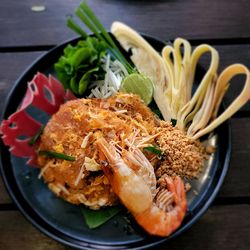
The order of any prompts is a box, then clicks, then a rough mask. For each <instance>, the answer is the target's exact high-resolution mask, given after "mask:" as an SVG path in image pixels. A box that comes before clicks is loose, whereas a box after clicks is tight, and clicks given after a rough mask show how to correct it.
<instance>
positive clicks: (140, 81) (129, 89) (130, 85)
mask: <svg viewBox="0 0 250 250" xmlns="http://www.w3.org/2000/svg"><path fill="white" fill-rule="evenodd" d="M120 90H121V91H122V92H126V93H133V94H137V95H139V96H140V97H141V99H142V100H143V101H144V102H145V104H146V105H148V104H149V103H150V102H151V101H152V98H153V92H154V86H153V83H152V82H151V80H150V79H149V78H148V77H146V76H144V75H141V74H138V73H133V74H131V75H128V76H126V77H125V78H124V79H123V81H122V85H121V89H120Z"/></svg>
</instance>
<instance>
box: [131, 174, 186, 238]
mask: <svg viewBox="0 0 250 250" xmlns="http://www.w3.org/2000/svg"><path fill="white" fill-rule="evenodd" d="M165 181H166V185H167V190H163V191H162V192H161V195H158V194H157V196H156V198H155V199H156V201H155V202H154V204H153V205H152V206H151V207H150V208H149V209H147V210H145V211H144V212H143V213H140V214H135V215H134V216H135V219H136V221H137V223H138V224H139V225H141V226H142V227H143V228H144V230H145V231H147V232H148V233H150V234H152V235H157V236H169V235H170V234H171V233H173V232H174V231H175V230H176V229H177V228H178V227H179V226H180V225H181V223H182V221H183V219H184V217H185V214H186V210H187V201H186V195H185V189H184V183H183V181H182V180H181V178H180V177H178V176H176V177H174V179H172V178H170V177H166V178H165ZM170 193H171V200H170V199H169V197H170ZM164 202H165V206H164ZM170 203H171V206H169V204H170Z"/></svg>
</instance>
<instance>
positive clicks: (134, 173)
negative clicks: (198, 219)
mask: <svg viewBox="0 0 250 250" xmlns="http://www.w3.org/2000/svg"><path fill="white" fill-rule="evenodd" d="M96 145H97V147H98V148H99V150H100V152H101V154H103V155H104V156H105V158H106V159H107V162H106V161H103V164H102V169H103V171H104V173H105V175H106V176H107V177H108V179H109V181H110V183H111V186H112V188H113V191H114V192H115V193H116V195H117V196H118V197H119V198H120V200H121V202H122V203H123V204H124V205H125V206H126V208H127V209H128V210H129V211H130V212H131V213H132V215H133V216H134V217H135V219H136V221H137V223H138V224H139V225H141V226H142V227H143V228H144V230H145V231H147V232H148V233H150V234H152V235H157V236H168V235H170V234H171V233H172V232H173V231H175V230H176V229H177V228H178V227H179V226H180V224H181V222H182V220H183V218H184V216H185V213H186V209H187V202H186V196H185V189H184V184H183V182H182V180H181V178H180V177H174V178H173V179H172V178H170V177H166V178H165V181H166V186H167V189H162V190H160V191H159V192H158V194H157V195H156V197H155V198H154V199H153V193H152V191H151V188H150V185H148V184H147V183H146V182H145V181H146V179H145V178H143V177H142V176H140V171H139V169H138V170H133V169H132V168H131V167H129V165H130V164H126V163H125V161H124V160H123V159H122V157H121V155H120V154H119V153H118V152H117V150H116V149H115V147H114V146H113V145H110V144H109V143H108V142H107V141H106V140H105V139H104V138H100V139H98V140H97V141H96ZM136 158H137V157H135V159H136ZM128 160H130V161H131V160H132V152H130V153H129V159H128V158H127V159H126V161H128ZM133 162H136V160H134V161H133ZM137 167H138V165H137ZM140 168H141V169H143V168H145V167H144V166H143V165H141V166H140Z"/></svg>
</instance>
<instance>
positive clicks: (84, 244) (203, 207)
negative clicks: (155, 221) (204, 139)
mask: <svg viewBox="0 0 250 250" xmlns="http://www.w3.org/2000/svg"><path fill="white" fill-rule="evenodd" d="M141 35H142V36H143V37H144V38H146V39H147V40H152V41H155V42H157V43H159V44H160V43H161V44H166V42H164V41H162V40H160V39H158V38H157V37H155V36H151V35H148V34H145V33H141ZM80 39H81V37H73V38H70V39H67V40H66V41H64V42H62V43H60V44H59V45H57V46H55V47H53V48H51V49H50V50H48V51H46V52H44V53H42V55H40V56H39V57H37V58H36V59H35V60H33V61H32V63H31V64H29V66H28V67H26V69H25V70H24V71H23V72H22V73H21V74H20V76H19V77H18V78H17V80H16V81H15V83H14V85H13V87H12V88H11V90H10V91H9V93H8V95H7V96H6V98H5V101H4V105H3V109H2V112H1V118H0V119H1V122H2V120H3V119H6V118H7V116H9V115H10V114H11V113H12V111H9V110H10V104H11V103H10V100H11V99H12V98H13V96H15V92H17V89H18V87H20V86H19V85H20V82H21V81H22V79H23V78H27V75H29V72H30V71H33V68H36V67H37V64H38V65H39V63H42V61H43V60H44V58H46V57H48V56H49V55H50V54H51V53H55V51H57V50H59V49H62V48H64V47H65V46H66V45H67V44H69V43H76V42H77V41H78V40H80ZM11 97H12V98H11ZM22 98H23V97H21V99H22ZM222 106H224V105H222ZM222 126H226V128H227V131H226V135H227V148H226V150H225V152H226V153H225V158H224V162H223V165H222V166H221V169H222V170H221V173H220V176H219V178H218V180H217V181H216V184H215V186H214V187H209V188H211V189H212V191H211V193H210V195H209V197H208V199H207V200H206V201H205V202H204V203H203V204H199V206H198V208H197V209H198V211H197V213H196V214H195V216H193V217H192V218H191V219H190V220H189V221H188V223H186V224H185V225H182V227H181V228H180V230H177V231H176V232H174V233H173V234H171V235H170V236H168V237H165V238H156V239H159V240H156V241H153V242H149V243H148V244H147V241H148V239H145V240H143V241H138V242H135V243H128V245H103V244H93V243H89V242H83V241H81V245H79V242H78V241H77V240H74V239H73V238H71V237H69V236H68V235H64V237H65V238H69V239H68V240H65V239H64V238H62V237H60V236H59V235H58V233H57V234H56V232H54V233H52V232H51V231H50V230H48V229H46V228H45V227H43V226H41V225H40V224H39V223H38V222H37V220H38V219H39V220H40V219H41V218H40V216H39V214H37V213H36V212H35V211H34V210H33V213H34V215H33V214H32V215H30V214H29V213H28V212H27V211H25V207H26V206H27V205H28V206H29V207H30V205H29V204H28V203H27V201H26V200H25V198H24V197H22V194H21V192H20V191H19V192H20V194H19V195H21V198H22V199H23V201H21V202H20V200H19V199H20V197H19V198H18V197H17V195H16V194H15V193H14V192H13V187H12V185H14V184H11V183H9V181H8V178H7V176H6V175H5V170H4V164H6V163H4V162H3V158H6V156H3V155H2V153H1V154H0V173H1V176H2V179H3V182H4V186H5V188H6V190H7V191H8V194H9V195H10V197H11V199H12V200H13V201H14V203H15V204H16V206H17V208H18V210H19V211H20V212H21V213H22V215H23V216H24V217H25V218H26V220H27V221H28V222H30V223H31V224H32V225H33V226H35V227H36V228H37V229H38V230H39V231H40V232H42V233H43V234H45V235H47V236H49V237H50V238H52V239H54V240H56V241H58V242H60V243H62V244H64V245H67V246H70V247H73V248H77V249H126V248H127V247H129V249H145V248H150V247H153V246H157V245H160V244H163V243H165V242H166V241H169V240H171V239H173V238H175V237H176V236H178V235H180V234H182V233H183V232H184V231H186V230H187V229H188V228H190V227H191V226H192V225H193V224H194V223H195V222H197V221H199V219H200V217H201V216H202V215H203V214H204V213H205V212H206V211H207V210H208V208H209V207H210V205H211V203H212V202H213V200H214V199H215V197H216V195H217V194H218V192H219V190H220V188H221V186H222V184H223V181H224V179H225V176H226V174H227V171H228V168H229V162H230V159H231V152H232V128H231V120H230V119H229V120H227V121H226V122H225V123H224V124H223V125H222ZM0 151H1V152H3V151H5V152H8V155H7V158H8V161H9V162H8V164H10V165H11V161H10V154H11V153H10V152H9V150H8V147H7V146H5V145H4V143H3V141H2V138H1V139H0ZM23 202H24V203H27V204H23ZM23 205H24V207H23ZM30 208H31V209H32V207H30ZM34 216H36V217H35V218H34ZM46 225H47V226H49V227H51V226H50V225H48V224H47V223H46ZM51 229H52V231H53V230H54V231H58V230H57V229H55V228H53V227H51ZM150 237H151V236H149V238H150ZM70 239H71V241H69V240H70ZM142 242H143V243H145V244H144V245H141V246H140V244H141V243H142Z"/></svg>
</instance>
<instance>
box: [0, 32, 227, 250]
mask: <svg viewBox="0 0 250 250" xmlns="http://www.w3.org/2000/svg"><path fill="white" fill-rule="evenodd" d="M144 37H145V38H146V39H147V40H148V41H149V42H150V43H151V45H152V46H153V47H154V48H155V49H157V50H158V51H160V50H161V48H162V47H163V46H164V43H163V42H161V41H159V40H157V39H155V38H152V37H149V36H144ZM78 40H79V38H77V39H74V40H71V41H68V42H65V43H64V44H62V45H60V46H58V47H56V48H54V49H52V50H51V51H49V52H48V53H46V54H45V55H43V56H42V57H40V58H39V59H38V60H37V61H35V62H34V63H33V64H32V65H31V66H30V67H29V68H28V69H27V70H26V71H25V72H24V73H23V74H22V76H21V77H20V78H19V79H18V80H17V81H16V83H15V85H14V87H13V89H12V90H11V92H10V94H9V96H8V98H7V101H6V104H5V107H4V110H3V115H2V119H7V118H8V117H9V115H10V114H12V113H13V112H15V111H16V109H17V107H18V105H19V104H20V102H21V100H22V98H23V96H24V94H25V92H26V86H27V82H28V81H30V80H31V79H32V78H33V76H34V75H35V74H36V73H37V71H40V72H43V73H45V74H48V73H51V72H52V73H53V68H52V65H53V63H54V62H56V61H57V60H58V58H59V57H60V55H62V53H63V49H64V47H65V46H66V45H67V44H68V43H69V42H70V43H73V44H75V43H76V42H77V41H78ZM197 71H198V74H197V76H196V81H197V80H199V79H198V78H200V76H201V75H202V74H203V71H202V69H200V68H198V70H197ZM36 116H38V114H36V113H35V114H34V117H35V118H37V117H36ZM212 140H213V143H216V146H217V150H216V152H215V153H214V154H213V155H212V156H211V157H210V160H209V161H208V163H207V164H206V166H205V168H204V171H203V172H202V174H201V176H200V178H199V179H198V180H194V181H193V182H192V188H193V190H191V191H189V193H188V212H187V215H186V217H185V219H184V221H183V223H182V225H181V226H180V227H179V229H178V230H177V231H176V232H174V233H173V234H172V235H171V236H169V237H167V238H159V237H151V236H149V235H147V234H146V233H145V232H144V231H143V230H142V229H140V228H139V227H138V226H137V225H135V223H133V221H132V224H131V225H128V222H127V220H126V219H125V217H124V214H123V213H120V214H118V215H117V216H116V217H114V218H113V219H111V220H110V221H108V222H107V223H106V224H104V225H103V226H101V227H99V228H97V229H94V230H90V229H88V228H87V226H86V225H85V223H84V221H83V217H82V215H81V212H80V209H79V207H78V206H74V205H72V204H69V203H67V202H65V201H63V200H61V199H59V198H57V197H56V196H55V195H54V194H53V193H51V191H49V189H48V188H47V186H46V184H44V183H43V181H42V180H39V179H38V178H37V176H38V169H35V168H31V167H28V166H27V165H26V164H25V162H26V160H25V159H21V158H17V157H15V156H12V155H10V153H9V151H8V147H6V146H4V145H3V142H2V140H1V145H0V146H1V156H0V157H1V173H2V176H3V180H4V183H5V185H6V187H7V190H8V192H9V193H10V196H11V197H12V199H13V200H14V202H15V203H16V204H17V206H18V208H19V209H20V211H21V212H22V214H23V215H24V216H25V217H26V218H27V219H28V220H29V221H30V222H31V223H32V224H33V225H34V226H36V227H37V228H38V229H40V230H41V231H42V232H43V233H45V234H46V235H48V236H50V237H51V238H53V239H55V240H57V241H59V242H61V243H64V244H66V245H68V246H71V247H76V248H79V249H86V248H88V249H125V248H129V249H142V248H147V247H151V246H156V245H157V244H160V243H163V242H167V241H168V240H170V239H172V238H174V237H176V236H177V235H179V234H180V233H182V232H183V231H185V230H186V229H187V228H189V227H190V226H191V225H193V223H194V222H195V221H197V220H198V219H199V218H200V217H201V215H202V214H203V213H204V212H205V211H206V210H207V209H208V207H209V205H210V204H211V203H212V201H213V200H214V198H215V196H216V194H217V192H218V190H219V188H220V187H221V185H222V182H223V180H224V178H225V175H226V172H227V169H228V165H229V159H230V154H231V129H230V124H229V122H225V123H224V124H223V125H222V126H220V127H219V128H218V129H217V130H216V131H215V137H214V138H213V139H212ZM194 190H195V191H194ZM196 192H197V193H198V195H197V193H196ZM114 222H116V223H114ZM128 226H129V227H132V229H133V230H132V233H131V232H128V231H127V230H125V228H126V227H128Z"/></svg>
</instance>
